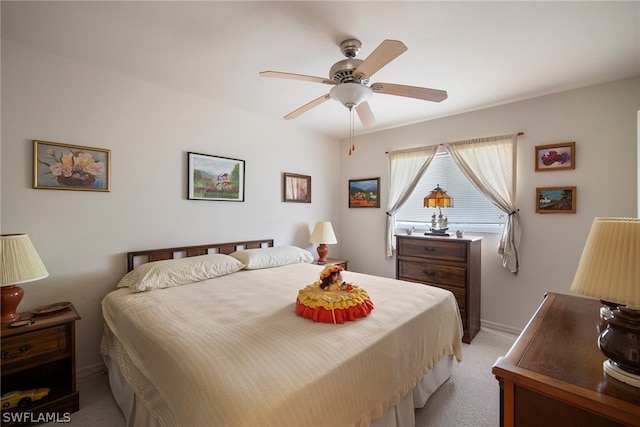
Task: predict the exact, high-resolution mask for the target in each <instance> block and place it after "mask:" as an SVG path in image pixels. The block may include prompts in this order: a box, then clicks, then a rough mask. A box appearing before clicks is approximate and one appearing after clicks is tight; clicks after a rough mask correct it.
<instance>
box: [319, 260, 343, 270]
mask: <svg viewBox="0 0 640 427" xmlns="http://www.w3.org/2000/svg"><path fill="white" fill-rule="evenodd" d="M316 264H317V262H316ZM327 264H335V265H337V266H339V267H342V268H344V269H345V270H348V268H347V264H349V260H348V259H341V258H327Z"/></svg>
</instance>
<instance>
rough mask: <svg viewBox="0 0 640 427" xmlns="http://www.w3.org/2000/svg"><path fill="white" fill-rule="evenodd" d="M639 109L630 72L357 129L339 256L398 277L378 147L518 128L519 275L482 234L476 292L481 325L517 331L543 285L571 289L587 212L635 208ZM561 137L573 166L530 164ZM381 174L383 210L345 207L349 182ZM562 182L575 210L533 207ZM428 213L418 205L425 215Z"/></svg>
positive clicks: (639, 90)
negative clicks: (387, 239)
mask: <svg viewBox="0 0 640 427" xmlns="http://www.w3.org/2000/svg"><path fill="white" fill-rule="evenodd" d="M451 96H455V95H454V94H451ZM407 102H413V101H412V100H407ZM444 102H446V101H444ZM639 107H640V79H638V78H635V79H628V80H622V81H618V82H613V83H609V84H603V85H598V86H593V87H589V88H585V89H580V90H574V91H570V92H564V93H559V94H555V95H549V96H544V97H540V98H536V99H531V100H526V101H521V102H516V103H512V104H508V105H503V106H499V107H495V108H489V109H485V110H480V111H475V112H470V113H467V114H460V115H457V116H452V117H447V118H442V119H438V120H432V121H429V122H423V123H418V124H415V125H412V126H405V127H402V128H398V129H391V130H387V131H383V132H377V133H373V134H369V135H362V136H360V137H357V138H356V151H355V154H354V155H352V156H348V154H347V152H348V142H347V141H346V140H343V141H341V146H342V148H341V150H340V155H341V164H340V178H341V179H340V182H341V185H342V191H341V192H342V195H341V200H342V201H343V202H342V203H341V205H340V206H341V211H340V216H341V219H342V221H341V227H342V239H341V249H342V253H341V255H342V256H343V257H345V258H348V259H349V260H350V262H349V268H350V269H352V270H357V271H361V272H366V273H372V274H377V275H382V276H388V277H395V258H394V259H392V260H386V259H385V256H384V253H385V251H384V231H383V228H384V224H385V208H386V205H387V202H388V199H387V192H388V187H389V171H388V165H387V156H386V155H385V151H390V150H395V149H400V148H408V147H415V146H422V145H432V144H438V143H445V142H452V141H458V140H463V139H469V138H476V137H483V136H493V135H501V134H507V133H515V132H519V131H522V132H524V136H522V137H520V138H519V141H518V165H517V167H518V175H517V180H518V181H517V193H518V207H519V209H520V216H521V222H522V226H523V235H522V245H521V248H520V255H521V257H520V263H521V269H520V273H519V274H518V275H517V276H514V275H512V274H510V273H509V272H507V271H506V270H504V269H503V268H502V266H501V259H500V257H499V255H498V254H497V253H496V250H497V246H498V236H496V235H485V236H484V239H483V243H482V249H483V252H482V257H483V258H482V292H481V293H482V309H481V311H482V313H481V319H482V322H483V325H485V326H493V327H498V328H503V329H505V330H513V331H517V330H520V329H522V328H523V327H524V326H525V325H526V322H527V321H528V320H529V318H530V317H531V315H532V314H533V312H534V311H535V309H536V308H537V307H538V305H539V304H540V302H541V300H542V298H543V296H544V294H545V292H547V291H554V292H560V293H570V291H569V288H570V286H571V281H572V280H573V275H574V273H575V269H576V267H577V264H578V260H579V257H580V254H581V253H582V247H583V245H584V242H585V240H586V237H587V234H588V232H589V229H590V227H591V223H592V221H593V218H594V217H596V216H633V217H635V216H637V215H638V210H637V206H638V178H637V173H638V172H637V171H638V165H637V158H638V154H637V150H638V148H637V142H636V141H637V139H636V135H637V133H636V127H637V118H636V112H637V111H638V108H639ZM374 113H375V111H374ZM567 141H575V142H576V169H575V170H570V171H554V172H537V173H536V172H534V147H535V146H536V145H543V144H553V143H561V142H567ZM378 176H379V177H381V178H382V179H381V190H382V191H381V195H382V200H381V205H382V208H381V209H348V207H347V197H348V195H347V181H348V180H349V179H354V178H372V177H378ZM435 184H436V183H434V185H435ZM440 184H441V185H442V186H443V187H445V188H446V183H440ZM564 185H566V186H573V185H575V186H577V213H576V214H544V215H543V214H536V213H535V196H534V195H535V188H536V187H547V186H564ZM452 196H453V197H454V198H455V194H452ZM428 215H430V213H426V212H425V221H427V220H428V218H427V217H428Z"/></svg>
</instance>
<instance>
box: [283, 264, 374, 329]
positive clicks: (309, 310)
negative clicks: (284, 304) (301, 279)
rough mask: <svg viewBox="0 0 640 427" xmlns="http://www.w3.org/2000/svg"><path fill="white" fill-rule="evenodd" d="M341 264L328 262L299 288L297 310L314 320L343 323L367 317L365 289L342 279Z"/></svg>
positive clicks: (370, 304) (367, 298)
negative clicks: (318, 274) (316, 276)
mask: <svg viewBox="0 0 640 427" xmlns="http://www.w3.org/2000/svg"><path fill="white" fill-rule="evenodd" d="M342 271H343V268H342V267H340V266H337V265H333V264H329V265H327V266H326V267H325V268H324V269H322V271H321V272H320V277H319V279H318V280H317V281H316V282H314V283H312V284H311V285H308V286H306V287H304V288H303V289H300V291H298V298H297V299H296V314H297V315H299V316H302V317H304V318H307V319H311V320H313V321H314V322H323V323H334V324H335V323H344V322H346V321H352V320H356V319H358V318H361V317H366V316H368V315H369V313H371V310H373V302H371V299H370V298H369V295H368V294H367V291H365V290H364V289H362V288H360V287H358V286H356V285H354V284H352V283H346V282H344V281H343V280H342V273H341V272H342Z"/></svg>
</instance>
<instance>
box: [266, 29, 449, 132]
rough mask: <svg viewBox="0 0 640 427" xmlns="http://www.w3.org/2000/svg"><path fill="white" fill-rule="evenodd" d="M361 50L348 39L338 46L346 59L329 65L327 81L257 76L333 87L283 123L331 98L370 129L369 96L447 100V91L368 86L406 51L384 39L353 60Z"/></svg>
mask: <svg viewBox="0 0 640 427" xmlns="http://www.w3.org/2000/svg"><path fill="white" fill-rule="evenodd" d="M361 47H362V43H360V41H359V40H356V39H348V40H345V41H343V42H342V43H340V51H341V52H342V54H343V55H344V56H346V57H347V59H343V60H342V61H338V62H336V63H335V64H333V66H332V67H331V69H330V71H329V78H323V77H315V76H307V75H304V74H293V73H283V72H280V71H262V72H261V73H260V76H262V77H276V78H281V79H293V80H305V81H310V82H315V83H322V84H327V85H332V86H333V88H331V90H330V91H329V93H327V94H324V95H322V96H321V97H319V98H316V99H314V100H313V101H311V102H309V103H307V104H305V105H303V106H302V107H300V108H298V109H296V110H294V111H292V112H291V113H289V114H287V115H286V116H284V118H285V119H287V120H288V119H294V118H296V117H298V116H299V115H301V114H302V113H305V112H307V111H309V110H311V109H312V108H314V107H317V106H318V105H320V104H322V103H323V102H325V101H326V100H328V99H335V100H337V101H339V102H340V103H341V104H342V105H344V106H345V107H347V108H348V109H349V110H351V109H352V108H354V107H355V110H356V112H357V113H358V117H359V118H360V121H361V122H362V124H363V125H364V126H370V125H371V124H373V123H374V122H375V118H374V116H373V112H372V111H371V108H370V107H369V104H368V102H367V100H368V99H369V98H370V97H371V95H373V93H382V94H387V95H396V96H404V97H409V98H416V99H422V100H425V101H433V102H440V101H443V100H445V99H447V92H446V91H444V90H438V89H429V88H425V87H417V86H406V85H399V84H392V83H372V84H371V85H369V82H370V78H371V76H372V75H373V74H374V73H375V72H377V71H378V70H380V69H381V68H382V67H384V66H385V65H387V64H388V63H390V62H391V61H393V60H394V59H396V58H397V57H398V56H400V55H402V54H403V53H404V52H406V51H407V46H405V44H404V43H402V42H401V41H398V40H384V41H383V42H382V43H380V45H379V46H378V47H377V48H376V49H375V50H374V51H373V52H372V53H371V54H370V55H369V56H368V57H367V59H365V60H362V59H356V55H358V53H359V52H360V48H361ZM368 85H369V86H368Z"/></svg>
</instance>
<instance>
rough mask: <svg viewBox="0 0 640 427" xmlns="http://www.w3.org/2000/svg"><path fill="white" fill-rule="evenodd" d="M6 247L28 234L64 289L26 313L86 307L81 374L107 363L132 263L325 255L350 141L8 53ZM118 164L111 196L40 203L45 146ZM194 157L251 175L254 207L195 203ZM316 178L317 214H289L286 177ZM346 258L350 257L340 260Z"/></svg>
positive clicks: (38, 299) (69, 195)
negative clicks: (312, 239)
mask: <svg viewBox="0 0 640 427" xmlns="http://www.w3.org/2000/svg"><path fill="white" fill-rule="evenodd" d="M2 112H3V115H2V145H1V154H2V158H1V160H2V163H1V175H2V179H1V183H2V187H1V190H2V204H1V208H2V212H1V216H0V219H1V223H0V230H1V231H2V233H19V232H23V233H28V234H29V236H30V237H31V239H32V241H33V243H34V245H35V247H36V248H37V250H38V252H39V253H40V256H41V257H42V260H43V262H44V264H45V265H46V267H47V269H48V270H49V273H50V276H49V277H48V278H46V279H44V280H40V281H37V282H33V283H29V284H26V285H24V286H23V288H24V290H25V297H24V300H23V301H22V303H21V305H20V309H21V310H28V309H30V308H34V307H36V306H38V305H41V304H49V303H52V302H56V301H72V302H73V303H74V304H75V306H76V308H77V309H78V311H79V313H80V315H81V316H82V320H80V321H79V322H78V324H77V341H78V345H77V354H78V367H79V368H83V367H86V366H90V365H92V364H96V363H99V362H100V360H101V359H100V357H99V354H98V345H99V340H100V334H101V331H102V320H101V313H100V301H101V300H102V298H103V297H104V295H106V293H107V292H109V291H110V290H111V289H113V288H114V287H115V285H116V283H117V282H118V280H119V278H120V277H121V276H122V275H123V274H124V273H125V269H126V260H125V253H126V252H127V251H132V250H139V249H148V248H158V247H168V246H176V245H177V246H180V245H189V244H202V243H214V242H227V241H238V240H243V239H256V238H274V239H275V242H276V244H277V245H285V244H294V245H297V246H300V247H304V248H307V249H310V250H311V251H312V253H314V255H315V249H313V247H311V246H310V243H309V232H310V231H309V228H310V227H313V224H314V223H315V222H316V221H319V220H329V221H332V222H333V224H334V225H335V226H336V229H337V230H339V226H340V219H339V217H338V216H337V210H336V209H335V208H334V206H335V205H336V203H337V194H336V192H335V191H334V190H335V188H337V185H338V182H339V181H338V178H339V175H338V165H337V162H335V159H336V158H337V157H338V148H339V144H338V141H336V140H333V139H329V138H326V137H321V136H318V135H315V134H310V133H307V132H302V131H299V130H297V129H296V128H295V127H294V126H292V125H291V124H289V123H286V122H285V121H282V122H280V121H277V122H276V121H268V120H265V119H263V118H260V117H257V116H251V115H249V114H246V113H244V112H241V111H237V110H233V109H229V108H226V107H223V106H220V105H217V104H214V103H211V102H209V101H206V100H204V99H199V98H196V97H193V96H190V95H184V94H181V93H177V92H174V91H171V90H167V89H164V88H161V87H157V86H154V85H152V84H148V83H145V82H141V81H138V80H135V79H131V78H128V77H124V76H121V75H117V74H113V73H110V72H108V71H105V70H102V69H99V68H95V67H92V66H88V65H85V64H81V63H78V62H73V61H68V60H66V59H63V58H61V57H56V56H52V55H49V54H45V53H42V52H39V51H35V50H31V49H29V48H26V47H24V46H21V45H18V44H15V43H12V42H8V41H5V40H3V41H2ZM34 139H39V140H45V141H54V142H60V143H68V144H74V145H83V146H89V147H98V148H103V149H109V150H111V161H112V168H111V174H112V179H111V192H109V193H99V192H86V191H60V190H35V189H33V188H32V174H33V172H32V167H33V151H32V146H33V142H32V140H34ZM187 151H194V152H198V153H205V154H211V155H217V156H225V157H232V158H238V159H243V160H245V161H246V177H245V178H246V188H245V190H246V193H245V200H246V201H245V202H243V203H239V202H212V201H192V200H186V188H187V183H186V179H187V173H186V168H187V154H186V153H187ZM283 172H290V173H300V174H305V175H310V176H311V177H312V203H311V204H299V203H283V202H281V200H282V195H281V192H282V173H283ZM331 251H332V253H333V254H336V255H337V254H338V253H339V245H336V246H332V248H331Z"/></svg>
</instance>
